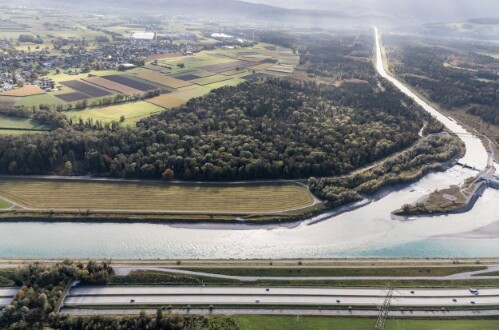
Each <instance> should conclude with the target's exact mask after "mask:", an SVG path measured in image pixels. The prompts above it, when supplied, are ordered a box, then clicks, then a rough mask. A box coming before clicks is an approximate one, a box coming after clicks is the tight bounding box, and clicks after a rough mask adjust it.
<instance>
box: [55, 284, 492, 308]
mask: <svg viewBox="0 0 499 330" xmlns="http://www.w3.org/2000/svg"><path fill="white" fill-rule="evenodd" d="M385 295H386V291H384V290H379V289H321V288H269V291H266V288H258V287H254V288H247V287H243V288H241V287H112V288H107V287H103V288H97V287H94V288H85V287H81V288H78V287H77V288H73V289H71V291H70V292H69V294H68V296H67V298H66V300H65V301H64V306H65V307H71V306H75V307H77V306H94V305H120V306H123V305H129V306H133V305H134V304H135V305H169V304H172V305H189V304H190V305H198V304H199V305H258V306H260V305H290V306H292V305H309V306H313V305H323V306H327V305H329V306H331V305H334V306H345V307H346V306H371V307H375V306H379V305H380V304H382V302H383V300H384V299H385ZM454 300H455V301H454ZM392 305H393V306H415V307H418V306H419V307H431V306H496V305H499V289H483V290H480V294H479V295H478V296H474V295H472V294H471V293H470V292H469V291H468V290H463V289H431V290H430V289H424V290H417V289H414V293H411V290H410V289H404V290H394V292H393V299H392Z"/></svg>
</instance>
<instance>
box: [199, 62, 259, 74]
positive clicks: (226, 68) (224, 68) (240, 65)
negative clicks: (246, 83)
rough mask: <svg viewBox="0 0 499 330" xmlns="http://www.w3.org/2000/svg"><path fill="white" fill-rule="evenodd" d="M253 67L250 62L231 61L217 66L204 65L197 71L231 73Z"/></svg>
mask: <svg viewBox="0 0 499 330" xmlns="http://www.w3.org/2000/svg"><path fill="white" fill-rule="evenodd" d="M252 65H255V63H252V62H247V61H232V62H227V63H219V64H211V65H205V66H200V67H199V69H201V70H205V71H210V72H217V73H220V72H224V71H231V70H235V69H236V68H240V69H244V68H247V67H249V66H252Z"/></svg>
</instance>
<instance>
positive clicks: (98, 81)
mask: <svg viewBox="0 0 499 330" xmlns="http://www.w3.org/2000/svg"><path fill="white" fill-rule="evenodd" d="M83 80H84V81H86V82H88V83H91V84H94V85H97V86H99V87H103V88H107V89H109V90H112V91H115V92H118V93H121V94H128V95H132V94H140V93H142V91H139V90H138V89H134V88H131V87H128V86H125V85H121V84H118V83H115V82H113V81H110V80H107V79H104V78H102V77H88V78H83Z"/></svg>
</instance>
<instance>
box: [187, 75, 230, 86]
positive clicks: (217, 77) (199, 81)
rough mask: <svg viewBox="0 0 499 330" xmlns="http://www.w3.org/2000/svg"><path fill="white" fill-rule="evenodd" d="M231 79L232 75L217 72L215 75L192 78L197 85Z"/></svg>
mask: <svg viewBox="0 0 499 330" xmlns="http://www.w3.org/2000/svg"><path fill="white" fill-rule="evenodd" d="M229 79H232V77H230V76H224V75H219V74H216V75H213V76H209V77H205V78H199V79H196V80H192V82H193V83H195V84H197V85H201V86H205V85H209V84H213V83H216V82H222V81H225V80H229Z"/></svg>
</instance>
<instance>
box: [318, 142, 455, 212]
mask: <svg viewBox="0 0 499 330" xmlns="http://www.w3.org/2000/svg"><path fill="white" fill-rule="evenodd" d="M463 154H464V144H463V143H462V142H461V141H460V140H459V138H457V137H455V136H451V135H430V136H427V137H425V138H423V139H421V140H419V141H418V142H417V143H416V144H415V145H414V146H413V147H411V148H409V149H408V150H405V151H403V152H402V153H401V154H398V155H396V156H394V157H391V158H389V159H387V160H386V161H384V162H382V163H381V164H379V165H377V166H374V167H373V168H371V169H369V170H367V171H363V172H360V173H357V174H354V175H351V176H343V177H337V178H334V177H330V178H321V179H317V178H313V177H312V178H310V179H309V186H310V189H311V191H312V192H313V193H314V194H315V195H316V196H318V197H319V198H321V199H323V200H326V201H327V202H328V203H329V206H332V207H335V206H340V205H343V204H347V203H351V202H357V201H360V200H362V199H363V198H364V197H365V196H368V195H372V194H373V193H375V192H377V191H379V190H380V189H381V188H384V187H386V186H389V185H396V184H403V183H410V182H413V181H415V180H417V179H420V178H421V177H423V176H424V175H425V174H427V173H428V172H430V171H438V170H444V169H445V168H446V165H445V163H446V162H447V161H449V160H451V159H453V158H454V159H457V158H459V157H461V156H462V155H463Z"/></svg>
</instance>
